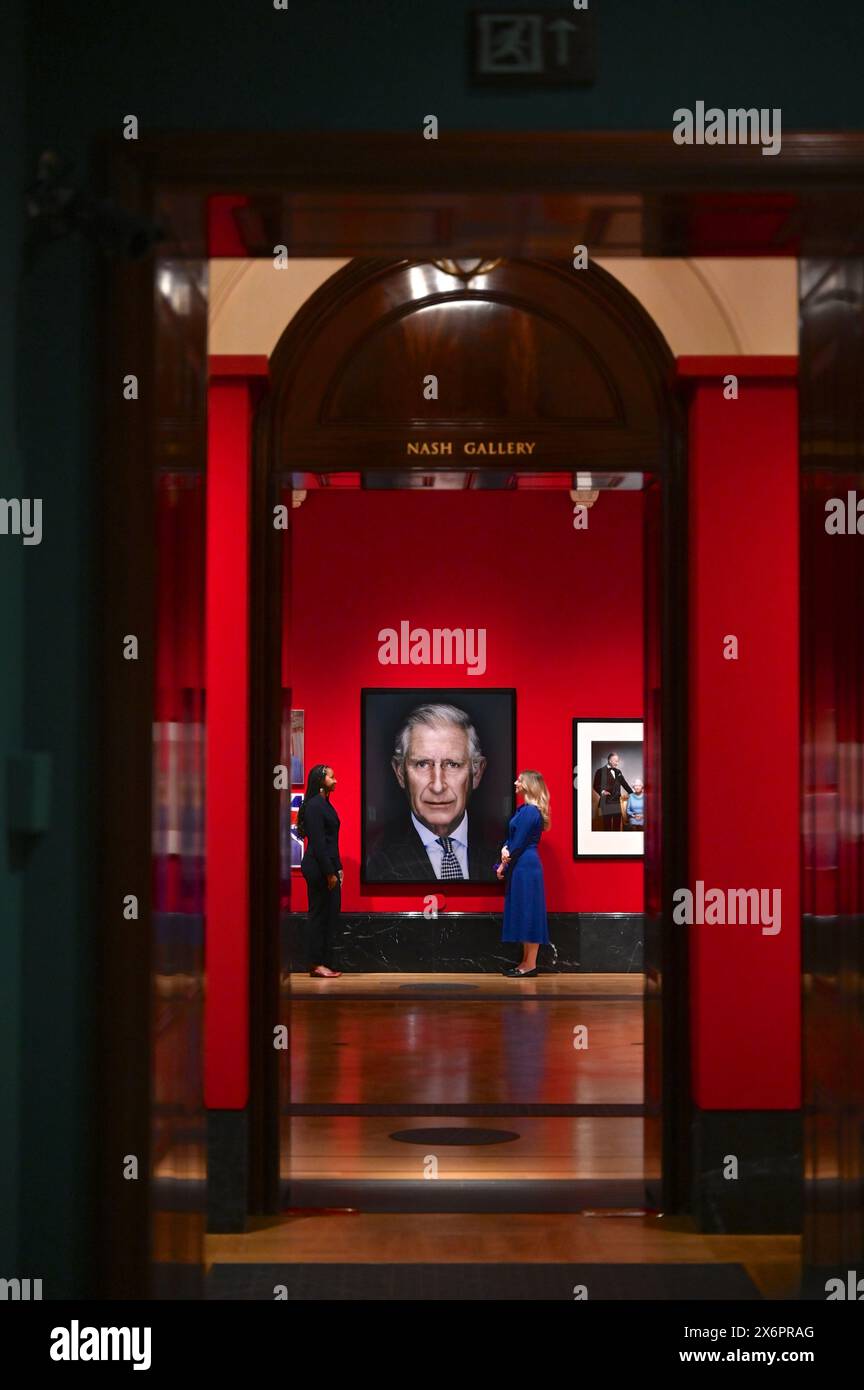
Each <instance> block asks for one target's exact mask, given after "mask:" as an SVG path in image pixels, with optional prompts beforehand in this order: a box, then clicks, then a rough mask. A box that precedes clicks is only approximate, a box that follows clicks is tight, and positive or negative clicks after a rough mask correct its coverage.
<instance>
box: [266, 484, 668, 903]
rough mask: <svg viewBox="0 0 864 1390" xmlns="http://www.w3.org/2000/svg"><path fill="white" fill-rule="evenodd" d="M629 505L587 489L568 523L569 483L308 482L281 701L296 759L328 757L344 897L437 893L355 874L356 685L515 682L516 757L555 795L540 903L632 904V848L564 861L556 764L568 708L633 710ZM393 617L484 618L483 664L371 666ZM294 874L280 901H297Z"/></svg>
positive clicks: (459, 622) (564, 771) (637, 571)
mask: <svg viewBox="0 0 864 1390" xmlns="http://www.w3.org/2000/svg"><path fill="white" fill-rule="evenodd" d="M642 506H643V504H642V495H641V494H640V493H635V492H633V493H618V494H601V496H600V498H599V500H598V502H597V505H596V506H595V507H594V508H593V509H592V510H591V512H590V516H589V525H588V528H587V530H578V531H577V530H574V527H573V504H572V503H571V501H570V499H569V496H568V493H567V492H566V490H556V491H545V492H530V491H529V492H519V493H515V492H471V491H468V492H447V493H443V492H420V491H417V492H412V491H402V492H396V491H393V492H384V491H381V492H377V491H376V492H372V491H369V492H360V491H357V492H339V491H337V492H334V491H331V490H329V489H321V490H314V491H310V492H309V494H308V496H307V498H306V501H305V502H304V503H303V505H302V506H301V507H300V508H298V509H296V510H295V511H294V512H293V514H292V523H293V536H292V548H293V566H292V594H291V612H290V622H291V666H290V669H291V676H292V683H293V692H294V694H293V703H294V706H295V708H297V709H303V710H305V712H306V766H307V770H308V768H309V767H311V766H312V764H313V763H317V762H328V763H332V764H333V766H334V767H335V769H336V775H337V778H338V782H339V785H338V788H337V790H336V792H335V793H334V797H333V803H334V805H335V806H336V807H337V809H338V811H339V814H340V816H341V818H342V832H341V841H340V843H341V846H342V857H343V861H344V864H345V887H344V890H343V907H344V910H345V911H349V912H350V911H358V910H366V911H370V910H371V911H374V910H383V911H399V910H409V911H418V910H420V909H422V906H423V896H424V893H426V892H432V891H435V885H434V884H432V885H431V886H430V887H429V888H424V889H420V888H416V889H413V890H411V889H409V890H407V891H406V889H405V887H404V886H401V885H393V886H392V887H390V886H382V885H374V886H372V885H370V886H369V887H368V888H367V887H365V886H364V885H362V884H361V882H360V809H361V787H360V690H361V689H362V688H363V687H364V686H406V687H414V686H416V687H420V686H424V685H429V686H435V685H440V686H457V687H459V686H468V687H472V688H476V687H477V686H478V685H487V686H508V687H509V686H512V687H514V688H515V690H516V722H517V754H516V756H517V762H518V763H519V765H520V766H522V767H536V768H539V770H540V771H541V772H542V773H543V775H544V776H545V778H546V780H547V782H548V785H549V788H550V792H551V795H552V829H551V831H550V832H549V834H548V835H546V836H544V840H543V848H542V853H543V862H544V869H545V874H546V884H547V901H548V906H549V908H550V910H552V911H559V912H565V911H566V912H575V911H594V912H612V911H619V912H639V911H641V909H642V902H643V896H642V863H641V860H639V861H633V862H626V861H614V862H601V863H598V862H588V861H579V862H575V861H574V859H573V851H572V844H573V813H572V778H571V775H570V768H571V721H572V719H573V717H574V716H577V715H581V716H583V717H603V716H608V717H611V718H616V717H624V718H626V717H634V716H635V717H637V718H638V717H639V716H640V715H641V713H642V663H643V615H642V545H643V540H642ZM402 619H408V620H409V621H410V622H411V624H412V626H415V627H426V628H433V627H463V628H467V627H474V628H478V627H485V628H486V629H487V669H486V671H485V673H484V675H483V676H481V677H471V676H468V675H467V674H466V673H465V672H464V670H463V671H460V670H459V668H458V667H443V668H439V669H438V670H437V671H436V670H435V669H434V668H432V667H423V666H420V667H418V666H413V667H412V666H406V667H397V666H382V665H380V664H379V662H378V646H379V643H378V633H379V630H380V629H382V628H386V627H393V628H396V629H397V630H398V627H399V623H400V621H401V620H402ZM286 620H287V619H286ZM502 829H503V828H502ZM299 878H300V876H299V874H297V873H295V875H294V881H295V884H296V885H297V889H296V892H295V900H294V903H293V906H294V907H295V909H299V910H305V907H306V893H305V888H304V885H303V884H302V882H299ZM439 896H440V894H439ZM445 896H446V906H447V909H448V910H451V911H460V910H462V911H468V910H475V911H482V910H500V907H501V895H500V893H496V892H495V891H494V889H492V890H490V889H484V888H483V887H482V886H481V885H473V886H472V885H469V886H466V887H463V888H461V889H456V888H454V887H453V886H449V887H448V889H447V891H446V895H445Z"/></svg>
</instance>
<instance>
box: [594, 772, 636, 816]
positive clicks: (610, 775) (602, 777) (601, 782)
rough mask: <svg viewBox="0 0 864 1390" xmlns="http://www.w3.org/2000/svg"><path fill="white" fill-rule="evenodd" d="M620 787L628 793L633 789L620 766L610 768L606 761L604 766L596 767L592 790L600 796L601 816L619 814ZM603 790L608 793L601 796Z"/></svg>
mask: <svg viewBox="0 0 864 1390" xmlns="http://www.w3.org/2000/svg"><path fill="white" fill-rule="evenodd" d="M622 787H623V788H624V790H625V791H627V792H628V793H631V792H632V791H633V788H632V787H631V786H630V783H629V782H628V781H627V779H626V777H625V776H624V774H623V772H622V771H621V769H620V767H616V768H612V767H610V766H609V764H608V763H607V764H606V766H605V767H598V769H597V771H596V772H595V773H594V790H595V792H596V793H597V795H598V796H599V797H600V807H599V810H600V814H601V816H602V815H604V814H605V815H607V816H620V814H621V788H622ZM604 791H608V793H609V795H608V796H603V795H602V793H603V792H604Z"/></svg>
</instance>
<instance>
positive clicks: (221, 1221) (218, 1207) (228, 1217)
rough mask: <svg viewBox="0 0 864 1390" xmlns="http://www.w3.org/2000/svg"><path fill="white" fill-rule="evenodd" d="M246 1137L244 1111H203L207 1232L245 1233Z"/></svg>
mask: <svg viewBox="0 0 864 1390" xmlns="http://www.w3.org/2000/svg"><path fill="white" fill-rule="evenodd" d="M248 1174H249V1136H248V1124H247V1116H246V1111H245V1110H208V1111H207V1230H208V1232H212V1233H214V1234H216V1233H218V1234H230V1233H232V1232H241V1231H245V1230H246V1209H247V1204H248V1200H247V1188H248Z"/></svg>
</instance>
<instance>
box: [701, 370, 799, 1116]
mask: <svg viewBox="0 0 864 1390" xmlns="http://www.w3.org/2000/svg"><path fill="white" fill-rule="evenodd" d="M728 370H729V371H733V372H734V371H736V370H738V368H737V367H736V365H735V364H734V363H731V364H729V365H728ZM693 390H694V393H695V394H694V399H693V402H692V409H691V415H690V536H689V542H690V556H691V560H690V580H691V584H690V643H691V648H690V749H691V752H690V766H689V779H688V780H689V785H690V789H691V791H690V799H689V803H688V804H689V824H690V883H689V885H687V886H689V887H691V889H692V888H693V886H694V885H695V883H696V881H697V880H699V879H701V880H702V881H703V882H704V884H705V887H706V891H707V889H708V888H721V889H723V890H728V889H729V888H753V887H764V888H779V889H780V890H781V892H782V924H781V930H780V932H779V934H777V935H773V936H768V935H763V934H762V932H761V928H760V927H759V926H758V925H756V926H752V925H744V926H728V925H727V926H720V925H717V926H711V925H705V926H693V927H692V928H690V930H691V933H692V937H691V940H692V955H691V999H692V1036H693V1086H694V1099H695V1100H696V1102H697V1104H699V1105H701V1106H703V1107H706V1108H711V1109H721V1110H722V1109H727V1108H728V1109H757V1108H761V1107H763V1106H764V1107H767V1108H774V1109H784V1108H794V1107H797V1106H798V1105H799V1104H800V1050H801V1040H800V988H801V982H800V961H799V956H800V917H799V826H800V820H799V746H800V739H799V668H798V587H799V581H798V459H797V455H798V437H797V401H796V387H795V383H794V382H793V381H786V382H783V381H773V382H772V381H766V380H758V379H752V380H747V379H746V378H745V377H743V376H742V377H741V378H740V380H739V393H740V394H739V399H738V400H734V401H730V400H724V397H723V390H722V382H721V380H719V379H717V378H715V379H712V380H704V381H701V382H699V383H697V384H694V387H693ZM727 634H734V635H735V636H737V638H738V641H739V659H738V660H737V661H728V660H724V658H723V639H724V637H725V636H726V635H727ZM682 886H684V885H682ZM681 930H687V928H685V927H682V928H681Z"/></svg>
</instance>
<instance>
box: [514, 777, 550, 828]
mask: <svg viewBox="0 0 864 1390" xmlns="http://www.w3.org/2000/svg"><path fill="white" fill-rule="evenodd" d="M519 781H520V782H521V783H522V785H523V786H524V788H525V799H526V801H533V803H534V805H535V806H536V807H537V810H538V811H539V812H540V814H541V816H542V817H543V829H544V830H548V829H549V827H550V825H551V824H552V821H551V820H550V818H549V800H550V797H549V788H548V787H547V786H546V783H545V782H544V781H543V778H542V776H541V775H540V773H539V772H534V771H530V770H529V771H528V772H520V773H519Z"/></svg>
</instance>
